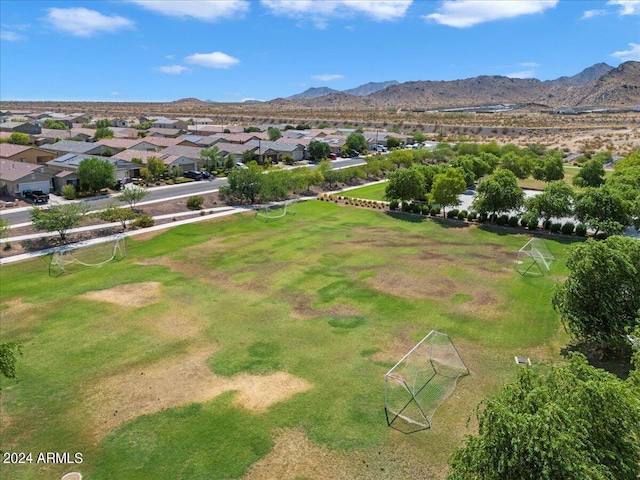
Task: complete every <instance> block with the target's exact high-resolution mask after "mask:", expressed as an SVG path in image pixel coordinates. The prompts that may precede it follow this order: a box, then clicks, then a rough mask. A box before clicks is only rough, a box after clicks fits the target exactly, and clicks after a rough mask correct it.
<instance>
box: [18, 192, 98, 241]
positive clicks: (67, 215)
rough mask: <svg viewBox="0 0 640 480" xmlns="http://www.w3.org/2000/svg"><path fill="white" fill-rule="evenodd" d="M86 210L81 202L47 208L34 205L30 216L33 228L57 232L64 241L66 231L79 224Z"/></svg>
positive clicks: (85, 206)
mask: <svg viewBox="0 0 640 480" xmlns="http://www.w3.org/2000/svg"><path fill="white" fill-rule="evenodd" d="M88 210H89V209H88V208H87V205H86V204H85V203H83V202H79V203H65V204H63V205H52V206H50V207H49V208H48V209H47V210H40V209H39V208H38V207H36V206H34V207H33V209H32V210H31V212H30V216H31V222H32V223H33V228H35V229H36V230H40V231H44V232H58V234H59V235H60V240H61V241H63V242H64V241H65V240H66V238H67V232H68V231H69V230H71V229H72V228H76V227H79V226H80V224H81V223H82V220H83V219H84V216H85V214H86V213H87V211H88Z"/></svg>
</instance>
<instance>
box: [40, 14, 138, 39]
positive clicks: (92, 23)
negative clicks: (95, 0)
mask: <svg viewBox="0 0 640 480" xmlns="http://www.w3.org/2000/svg"><path fill="white" fill-rule="evenodd" d="M45 20H46V21H47V22H49V24H51V26H53V27H54V28H55V29H57V30H60V31H62V32H66V33H70V34H71V35H76V36H78V37H91V36H92V35H96V34H99V33H103V32H109V33H110V32H115V31H116V30H120V29H122V28H131V27H133V22H132V21H131V20H129V19H128V18H124V17H120V16H118V15H112V16H109V15H103V14H101V13H100V12H96V11H95V10H89V9H87V8H50V9H49V11H48V13H47V16H46V17H45Z"/></svg>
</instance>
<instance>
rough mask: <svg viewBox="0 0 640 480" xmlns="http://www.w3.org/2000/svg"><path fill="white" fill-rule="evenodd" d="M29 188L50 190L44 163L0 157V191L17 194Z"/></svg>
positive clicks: (48, 177) (48, 176)
mask: <svg viewBox="0 0 640 480" xmlns="http://www.w3.org/2000/svg"><path fill="white" fill-rule="evenodd" d="M29 190H42V191H43V192H44V193H49V192H50V191H51V175H50V174H48V173H47V172H46V169H45V167H44V165H37V164H35V163H27V162H16V161H13V160H8V159H5V158H2V159H0V192H2V193H3V194H5V195H12V196H17V195H22V193H23V192H25V191H29Z"/></svg>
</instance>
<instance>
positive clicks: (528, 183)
mask: <svg viewBox="0 0 640 480" xmlns="http://www.w3.org/2000/svg"><path fill="white" fill-rule="evenodd" d="M578 172H580V167H577V166H575V165H565V166H564V178H563V180H564V181H565V182H566V183H567V184H569V185H570V186H572V187H573V177H575V176H576V175H577V174H578ZM604 173H605V175H604V176H605V178H608V177H610V176H611V175H613V170H605V171H604ZM518 185H520V187H521V188H527V189H530V190H544V189H545V187H546V186H547V185H548V183H546V182H543V181H541V180H536V179H534V178H533V177H528V178H525V179H524V180H518ZM574 188H576V189H577V187H574Z"/></svg>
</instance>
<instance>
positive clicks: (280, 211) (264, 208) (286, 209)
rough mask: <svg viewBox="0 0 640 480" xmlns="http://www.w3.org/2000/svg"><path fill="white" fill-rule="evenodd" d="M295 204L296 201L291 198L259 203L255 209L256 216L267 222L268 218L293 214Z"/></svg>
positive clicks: (272, 218) (273, 218)
mask: <svg viewBox="0 0 640 480" xmlns="http://www.w3.org/2000/svg"><path fill="white" fill-rule="evenodd" d="M297 205H298V203H297V202H295V201H293V200H287V201H286V202H279V203H271V204H267V205H261V206H260V207H259V208H258V209H257V210H256V217H259V218H260V219H263V220H265V221H266V222H268V221H269V220H275V219H277V218H282V217H284V216H286V215H295V214H296V211H297Z"/></svg>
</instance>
